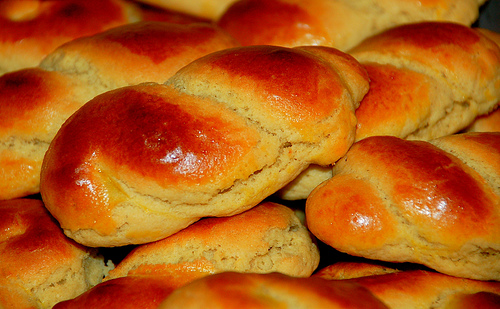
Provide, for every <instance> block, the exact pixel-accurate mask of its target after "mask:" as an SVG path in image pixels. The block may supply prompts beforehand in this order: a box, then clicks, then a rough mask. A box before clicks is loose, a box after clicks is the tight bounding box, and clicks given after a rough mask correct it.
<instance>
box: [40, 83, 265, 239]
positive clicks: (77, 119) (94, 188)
mask: <svg viewBox="0 0 500 309" xmlns="http://www.w3.org/2000/svg"><path fill="white" fill-rule="evenodd" d="M165 92H169V94H172V95H171V96H169V95H168V94H165ZM162 96H164V97H162ZM167 98H168V99H167ZM191 100H196V99H191V98H189V97H187V96H181V95H179V94H177V93H176V92H175V91H174V90H172V89H170V88H166V87H162V86H160V85H156V84H153V85H151V84H146V85H141V86H137V87H135V88H134V87H132V88H122V89H118V90H116V91H110V92H107V93H106V94H103V95H101V96H98V97H97V98H96V99H94V100H92V101H90V102H89V103H87V104H86V105H85V106H84V107H83V108H82V109H80V110H79V111H78V112H77V113H75V114H74V115H73V116H72V117H71V118H70V119H69V121H67V122H66V124H65V125H63V127H62V128H61V130H60V131H59V133H58V135H57V136H56V137H55V139H54V141H53V142H52V144H51V147H50V148H49V150H48V152H47V154H46V159H45V160H44V164H43V166H42V183H41V192H42V196H44V199H45V198H48V199H50V200H51V202H50V203H47V204H48V207H50V206H51V205H53V207H50V209H51V212H52V214H53V215H54V216H55V217H56V218H58V217H59V216H60V215H62V214H63V213H64V216H65V217H66V216H68V217H71V218H72V219H71V220H70V222H67V221H66V224H68V225H74V226H80V227H81V226H88V225H89V224H90V225H97V226H101V228H102V229H103V230H104V231H108V232H110V231H112V230H113V228H114V227H113V226H112V225H110V224H111V221H110V217H111V210H112V208H113V207H114V206H115V204H116V203H117V202H119V201H117V200H114V198H118V199H120V198H123V197H122V194H115V193H117V192H114V191H115V190H116V188H115V185H114V184H113V180H112V178H114V177H116V178H118V179H120V178H121V179H123V180H126V179H129V180H130V181H132V182H135V181H137V179H142V180H141V182H144V181H146V182H148V181H149V182H152V183H155V184H157V185H159V186H163V187H165V188H174V187H185V186H191V188H193V187H196V186H199V185H204V184H207V183H210V182H211V181H214V179H219V178H222V177H225V175H224V173H227V171H228V170H231V169H233V168H235V167H236V166H237V165H238V163H239V162H240V158H242V157H243V156H244V155H245V154H246V153H247V152H248V151H249V150H250V149H251V148H252V147H253V146H254V145H255V144H256V143H257V142H258V136H257V133H256V132H255V131H254V130H253V129H250V128H247V127H246V123H244V122H243V123H242V122H241V121H242V120H239V121H240V122H238V121H236V120H234V119H231V118H228V117H234V116H233V114H231V113H230V112H227V111H224V110H218V109H217V108H215V107H214V106H211V103H210V102H209V101H207V103H206V107H202V106H203V105H196V104H199V102H197V103H193V102H192V101H191ZM181 102H182V103H181ZM219 116H220V117H219ZM243 136H245V137H246V138H242V137H243ZM44 187H46V188H48V189H47V190H46V191H45V190H44ZM50 188H52V189H50ZM54 188H65V189H66V190H69V191H72V192H74V193H75V195H74V197H72V201H66V202H62V201H59V202H55V201H57V200H60V199H61V198H62V199H64V197H63V196H56V195H53V194H52V192H57V190H55V189H54ZM45 192H48V193H47V194H49V195H45ZM61 203H62V204H65V205H66V204H68V207H61V208H62V209H61V208H60V206H58V205H60V204H61ZM72 204H74V205H72ZM80 207H82V208H81V209H86V210H85V211H86V212H88V213H89V215H88V216H87V217H88V218H94V217H95V218H97V217H99V218H100V219H99V220H98V222H97V221H94V220H93V219H87V218H86V216H81V214H80V213H79V212H80ZM64 208H65V209H64ZM91 213H92V214H93V215H90V214H91ZM106 218H107V219H106Z"/></svg>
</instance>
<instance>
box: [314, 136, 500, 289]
mask: <svg viewBox="0 0 500 309" xmlns="http://www.w3.org/2000/svg"><path fill="white" fill-rule="evenodd" d="M499 145H500V133H467V134H460V135H451V136H446V137H442V138H439V139H435V140H432V141H431V142H423V141H407V140H403V139H399V138H396V137H389V136H381V137H368V138H366V139H363V140H361V141H359V142H357V143H355V144H354V145H353V147H352V148H351V149H350V150H349V152H348V153H347V155H346V156H345V157H344V158H342V159H341V160H339V162H338V163H337V164H336V165H335V167H334V176H333V178H331V179H330V180H328V181H326V182H324V183H323V184H322V185H320V186H319V187H318V188H316V189H315V190H314V191H313V192H312V193H311V195H310V196H309V198H308V199H307V203H306V218H307V223H308V227H309V229H310V230H311V232H312V233H313V234H314V235H316V237H318V238H319V239H320V240H322V241H324V242H325V243H327V244H329V245H330V246H332V247H334V248H336V249H338V250H340V251H343V252H346V253H349V254H352V255H356V256H363V257H367V258H370V259H375V260H382V261H390V262H414V263H419V264H423V265H426V266H428V267H430V268H433V269H435V270H437V271H440V272H442V273H445V274H448V275H452V276H458V277H465V278H471V279H479V280H500V264H499V263H498V257H499V252H500V224H499V223H500V190H499V188H500V165H499V163H498V162H500V148H499Z"/></svg>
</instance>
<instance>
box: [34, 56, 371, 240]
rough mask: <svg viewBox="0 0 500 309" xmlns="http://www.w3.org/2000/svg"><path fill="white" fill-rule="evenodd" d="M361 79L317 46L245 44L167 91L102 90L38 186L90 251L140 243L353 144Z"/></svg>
mask: <svg viewBox="0 0 500 309" xmlns="http://www.w3.org/2000/svg"><path fill="white" fill-rule="evenodd" d="M367 90H368V80H367V77H366V72H365V71H364V70H363V69H362V68H361V67H360V65H359V64H358V63H357V62H356V61H355V60H354V59H353V58H352V57H350V56H348V55H347V54H344V53H342V52H339V51H338V50H336V49H332V48H326V47H302V48H295V49H289V48H282V47H272V46H254V47H245V48H233V49H226V50H224V51H219V52H215V53H212V54H209V55H207V56H205V57H202V58H199V59H198V60H195V61H194V62H191V63H190V64H189V65H187V66H185V67H184V68H182V69H181V70H180V71H179V72H178V73H176V74H175V75H174V76H173V77H172V78H170V79H169V80H168V81H167V83H166V84H164V85H162V84H154V83H153V84H151V83H148V84H142V85H137V86H131V87H125V88H121V89H118V90H114V91H110V92H107V93H104V94H102V95H100V96H97V97H96V98H94V99H93V100H91V101H89V102H88V103H87V104H85V105H84V106H83V107H82V108H81V109H79V110H78V111H77V112H76V113H75V114H73V116H72V117H71V118H70V119H69V120H68V121H67V122H66V123H65V124H64V125H63V126H62V127H61V129H60V130H59V132H58V134H57V136H56V137H55V139H54V140H53V142H52V143H51V145H50V147H49V150H48V152H47V154H46V156H45V159H44V162H43V166H42V173H41V184H40V190H41V194H42V197H43V199H44V201H45V203H46V206H47V208H48V209H49V210H50V212H51V213H52V214H53V215H54V216H55V217H56V218H57V220H58V221H59V222H60V224H61V226H62V228H63V229H64V230H65V232H66V234H67V235H69V236H70V237H72V238H74V239H75V240H77V241H78V242H80V243H82V244H86V245H89V246H116V245H124V244H130V243H145V242H150V241H153V240H158V239H161V238H164V237H166V236H169V235H171V234H173V233H175V232H177V231H179V230H180V229H182V228H184V227H186V226H188V225H189V224H191V223H193V222H195V221H197V220H198V219H200V218H202V217H205V216H230V215H234V214H237V213H241V212H243V211H245V210H247V209H250V208H251V207H254V206H255V205H257V204H258V203H260V202H261V201H262V200H263V199H264V198H266V197H267V196H269V195H271V194H273V193H274V192H276V190H278V189H279V188H281V187H282V186H284V185H285V184H286V183H287V182H289V181H290V180H291V179H293V178H294V177H296V176H297V174H298V173H300V172H301V171H302V170H303V169H305V168H306V167H307V166H308V165H309V164H311V163H316V164H330V163H333V162H335V161H336V160H337V159H338V158H340V157H341V156H342V155H343V154H344V153H345V152H346V151H347V149H348V148H349V147H350V145H351V144H352V142H353V140H354V128H355V124H356V119H355V117H354V110H355V108H356V107H357V105H358V103H359V101H360V100H361V98H362V97H363V95H364V94H365V93H366V91H367Z"/></svg>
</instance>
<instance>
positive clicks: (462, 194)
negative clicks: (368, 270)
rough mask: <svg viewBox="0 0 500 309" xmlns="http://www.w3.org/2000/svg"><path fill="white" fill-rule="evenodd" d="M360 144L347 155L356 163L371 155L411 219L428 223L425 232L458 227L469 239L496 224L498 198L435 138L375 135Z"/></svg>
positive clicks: (456, 230)
mask: <svg viewBox="0 0 500 309" xmlns="http://www.w3.org/2000/svg"><path fill="white" fill-rule="evenodd" d="M355 146H356V147H354V148H352V149H351V151H352V152H351V155H350V154H349V153H348V155H347V157H346V160H347V161H351V162H350V164H356V162H357V161H358V160H365V159H363V158H366V156H370V158H371V159H370V161H368V162H369V163H368V165H366V166H367V168H368V169H370V170H371V171H372V172H377V171H378V173H380V174H379V175H380V176H379V177H380V179H379V180H378V181H380V182H381V183H382V184H383V186H384V188H386V189H385V190H386V194H388V195H389V196H391V197H392V202H393V203H395V205H398V208H399V209H400V211H401V214H402V215H403V216H404V217H405V218H407V219H408V220H410V221H411V222H414V223H415V224H417V225H418V226H421V227H426V228H425V229H424V230H426V231H427V232H425V234H427V233H429V231H430V230H432V234H433V236H432V237H437V238H440V237H441V235H449V233H450V231H453V234H452V235H454V236H453V237H452V238H453V239H456V241H459V242H460V239H463V238H462V237H463V236H465V235H464V233H466V234H467V237H465V239H468V238H470V237H471V233H472V234H476V233H477V235H481V234H482V233H483V232H485V231H487V230H489V229H490V228H491V227H490V226H489V225H488V224H486V225H485V224H484V222H485V221H484V220H485V218H489V217H492V216H495V215H493V213H492V212H493V209H494V208H493V207H494V203H495V202H496V200H497V198H496V197H495V196H494V195H493V193H492V191H491V190H490V189H489V188H487V187H486V186H485V184H484V180H482V178H481V177H480V176H479V175H477V174H475V172H474V171H472V170H470V169H469V168H468V167H466V166H465V165H464V164H463V163H462V162H461V161H460V160H458V159H457V158H455V157H453V156H452V155H449V154H447V153H445V152H443V151H441V150H440V149H438V148H436V147H435V146H432V145H431V144H429V143H426V142H418V141H405V140H401V139H398V138H395V137H371V138H367V139H364V140H362V141H360V142H359V143H357V144H356V145H355ZM458 226H460V228H457V227H458ZM432 227H434V228H432ZM465 227H467V228H465ZM429 229H430V230H429ZM429 237H431V235H429ZM447 237H449V236H447Z"/></svg>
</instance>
